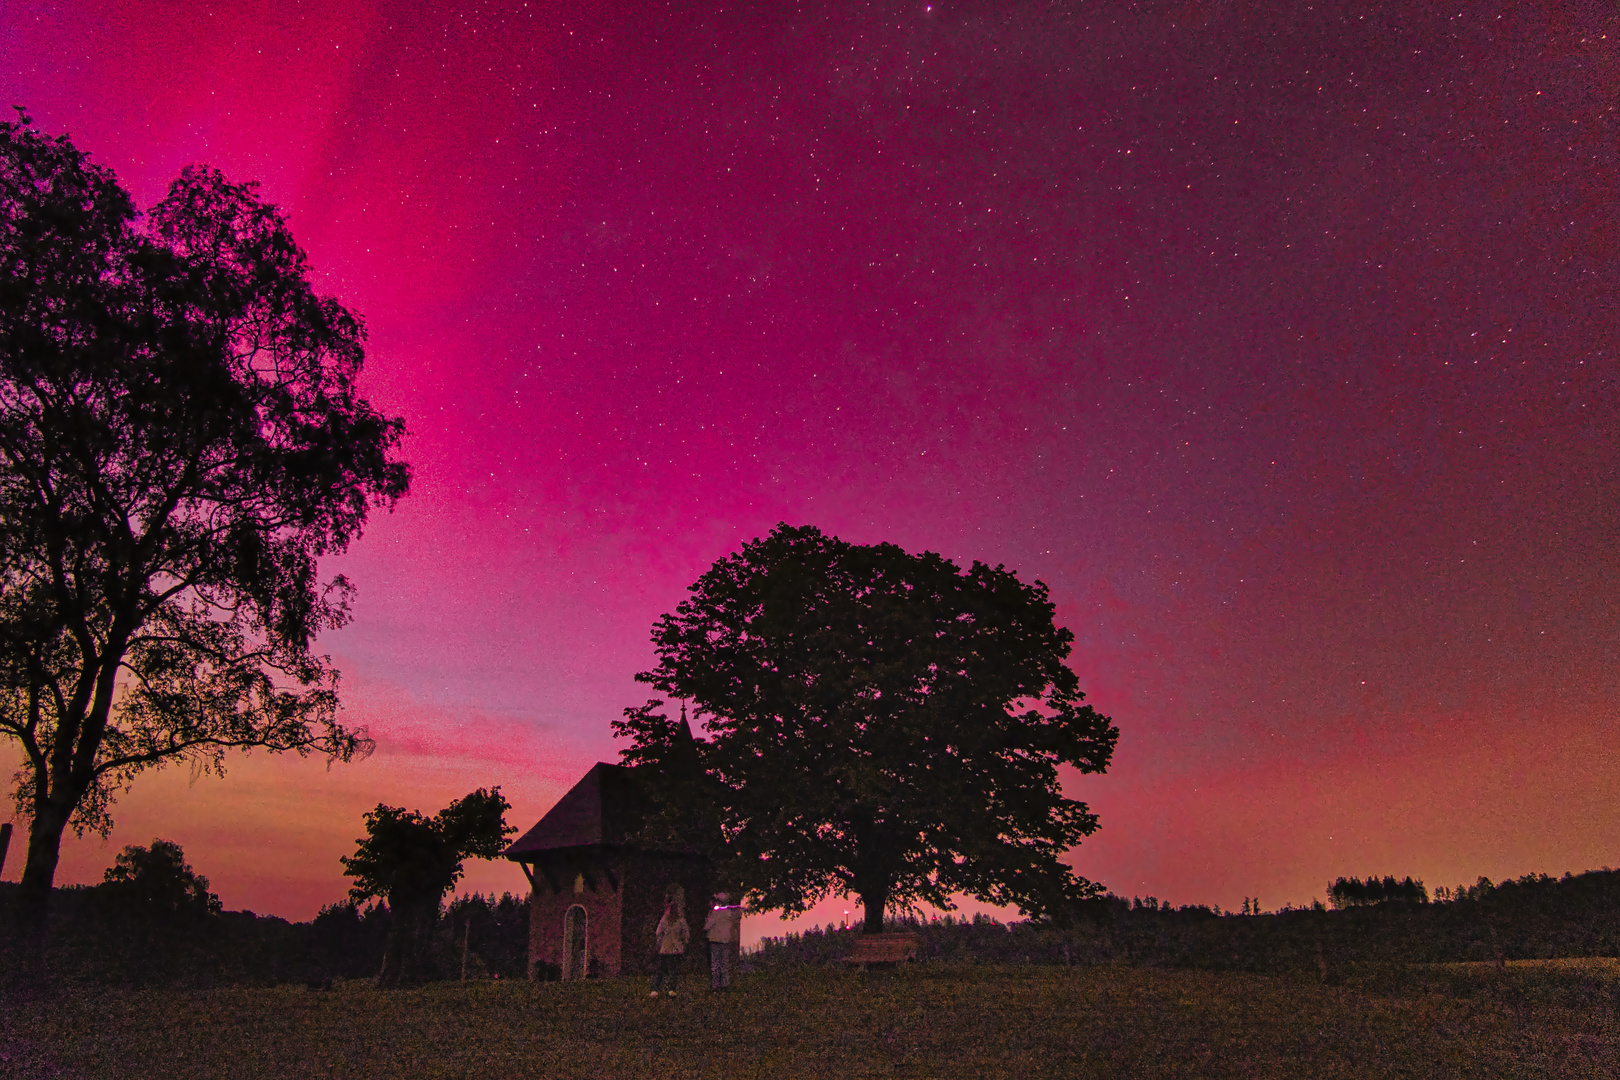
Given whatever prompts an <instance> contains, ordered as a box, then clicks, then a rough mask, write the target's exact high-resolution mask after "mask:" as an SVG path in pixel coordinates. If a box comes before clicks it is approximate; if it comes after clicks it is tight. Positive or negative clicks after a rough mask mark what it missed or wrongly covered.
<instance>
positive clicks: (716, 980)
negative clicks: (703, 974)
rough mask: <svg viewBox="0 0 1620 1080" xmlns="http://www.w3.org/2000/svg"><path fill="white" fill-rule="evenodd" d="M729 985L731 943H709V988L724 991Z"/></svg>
mask: <svg viewBox="0 0 1620 1080" xmlns="http://www.w3.org/2000/svg"><path fill="white" fill-rule="evenodd" d="M730 985H731V942H729V941H711V942H709V987H710V988H711V989H714V990H724V989H725V988H726V987H728V986H730Z"/></svg>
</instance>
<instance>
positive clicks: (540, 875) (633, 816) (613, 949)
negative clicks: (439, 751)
mask: <svg viewBox="0 0 1620 1080" xmlns="http://www.w3.org/2000/svg"><path fill="white" fill-rule="evenodd" d="M687 738H690V734H688V735H687ZM649 807H650V801H649V799H648V798H647V796H646V794H645V793H644V792H643V790H642V787H641V785H640V783H639V782H638V779H637V777H636V774H635V772H634V771H633V770H631V769H628V768H626V767H624V766H622V765H610V764H608V763H607V762H598V763H597V764H596V765H594V766H592V767H591V770H590V771H589V772H587V773H586V774H585V776H584V777H583V778H582V779H581V780H580V781H579V783H577V784H575V785H574V786H573V787H572V788H570V789H569V791H568V793H567V794H566V795H564V796H563V797H562V798H561V799H559V800H558V801H557V805H555V806H553V807H552V808H551V809H550V810H548V811H547V812H546V814H545V816H544V817H542V818H541V819H540V820H539V822H537V823H536V824H535V826H534V828H532V829H530V830H529V831H528V832H526V833H524V834H523V835H522V836H520V837H519V838H518V839H517V840H515V841H513V843H512V845H511V846H510V847H508V848H507V849H506V851H504V852H503V853H502V855H503V857H505V858H507V859H511V860H512V861H513V862H515V863H517V864H518V865H519V866H520V867H522V868H523V873H524V875H525V876H526V877H527V878H528V879H529V887H530V890H531V891H530V893H529V978H531V979H546V978H558V977H560V978H563V979H582V978H586V977H610V976H614V975H640V974H646V973H649V972H651V971H652V969H653V968H654V967H656V966H657V962H658V948H657V943H656V942H655V940H654V931H655V929H656V927H657V925H658V918H659V916H660V914H662V912H663V908H664V898H665V896H666V895H668V893H669V892H670V891H671V890H672V889H679V890H680V891H681V892H682V893H683V894H684V906H685V909H686V922H687V925H688V926H689V927H690V928H691V930H692V935H691V939H690V944H689V945H688V949H687V951H688V954H689V955H698V954H699V953H700V952H702V951H703V950H705V949H706V948H707V946H706V944H705V940H706V939H705V938H704V935H703V926H704V920H705V919H706V918H707V915H708V909H709V902H710V898H711V897H712V895H713V892H714V880H715V879H714V869H713V865H712V864H711V863H710V861H709V859H708V858H707V857H706V856H705V855H704V854H703V853H702V852H701V851H699V850H698V848H697V847H696V846H690V847H688V846H682V845H679V844H675V843H668V844H660V845H657V846H655V847H645V846H641V845H639V844H638V843H636V842H635V837H636V833H637V830H638V829H639V828H640V826H641V824H642V822H643V820H644V819H645V817H646V815H647V813H648V812H649Z"/></svg>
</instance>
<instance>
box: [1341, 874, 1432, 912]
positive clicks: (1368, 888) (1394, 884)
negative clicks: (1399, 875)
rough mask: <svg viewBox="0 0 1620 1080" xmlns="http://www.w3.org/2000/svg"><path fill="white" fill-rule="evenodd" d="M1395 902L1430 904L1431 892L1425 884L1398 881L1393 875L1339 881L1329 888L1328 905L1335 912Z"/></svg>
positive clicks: (1407, 878)
mask: <svg viewBox="0 0 1620 1080" xmlns="http://www.w3.org/2000/svg"><path fill="white" fill-rule="evenodd" d="M1392 901H1398V902H1401V903H1408V904H1427V903H1428V902H1429V892H1428V890H1427V889H1426V888H1424V886H1423V882H1421V881H1414V880H1413V879H1412V878H1411V877H1406V878H1403V879H1402V880H1400V881H1396V880H1395V878H1394V875H1391V874H1386V875H1385V876H1384V877H1383V879H1382V880H1380V879H1379V878H1378V877H1376V876H1375V877H1369V878H1368V879H1367V880H1366V881H1362V880H1361V879H1360V878H1353V877H1352V878H1338V879H1336V880H1334V881H1333V882H1332V883H1330V884H1329V885H1328V903H1329V904H1331V905H1332V906H1333V909H1334V910H1335V911H1340V910H1343V909H1344V908H1349V907H1363V906H1367V905H1371V904H1383V903H1389V902H1392Z"/></svg>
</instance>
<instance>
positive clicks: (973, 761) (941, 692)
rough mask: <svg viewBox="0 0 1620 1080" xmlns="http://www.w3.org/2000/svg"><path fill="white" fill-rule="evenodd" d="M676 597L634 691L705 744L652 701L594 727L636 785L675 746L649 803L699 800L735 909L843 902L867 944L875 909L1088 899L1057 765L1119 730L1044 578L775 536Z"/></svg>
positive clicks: (1090, 759)
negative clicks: (1069, 857)
mask: <svg viewBox="0 0 1620 1080" xmlns="http://www.w3.org/2000/svg"><path fill="white" fill-rule="evenodd" d="M690 591H691V594H692V595H691V596H690V597H689V598H688V599H687V600H685V601H683V602H682V603H681V604H680V606H679V607H678V608H677V609H676V610H675V612H674V613H673V614H668V615H665V616H663V617H662V618H661V619H660V620H659V621H658V623H657V624H656V626H655V627H654V628H653V635H652V636H653V644H654V647H655V648H656V650H657V654H658V659H659V663H658V666H657V667H656V668H654V669H653V670H651V671H648V672H643V673H641V674H639V675H637V679H639V680H641V681H643V682H647V683H650V684H652V685H653V686H654V687H656V688H657V689H658V690H661V691H663V692H664V693H666V694H669V695H672V696H675V697H680V698H683V699H687V700H689V701H691V702H692V703H693V705H694V706H695V708H696V709H697V712H698V714H699V715H700V716H701V717H702V718H703V722H704V728H705V732H706V737H705V738H702V739H699V740H696V744H695V747H691V746H683V744H684V743H685V742H686V740H685V739H683V737H682V733H681V725H679V724H676V723H672V722H670V720H669V719H668V718H667V717H666V716H665V715H664V714H663V713H661V712H660V711H658V710H659V708H660V707H661V705H662V701H661V700H653V701H650V702H648V703H647V704H646V705H644V706H641V707H639V708H633V709H627V710H626V711H625V716H624V719H623V720H621V721H617V722H615V724H614V728H615V731H616V733H617V734H618V735H620V736H621V737H625V738H628V739H629V740H630V745H629V746H628V747H627V748H626V749H625V750H623V751H622V757H623V758H624V760H625V762H626V764H628V765H631V766H633V767H637V768H638V769H640V770H641V772H642V774H643V775H645V776H647V777H649V778H652V779H653V780H655V781H656V780H657V779H658V778H660V777H676V778H679V777H681V776H683V775H685V774H686V772H687V770H684V769H681V768H677V767H673V765H672V763H673V762H675V761H676V760H677V759H678V758H680V757H681V756H682V755H689V754H692V753H694V752H695V754H696V757H697V758H698V761H699V763H700V776H699V779H698V780H697V781H696V782H693V781H690V780H679V779H676V780H671V781H670V782H669V783H668V784H666V785H665V788H666V790H665V793H664V800H665V802H666V803H669V802H671V801H674V800H679V799H685V800H699V801H702V802H704V803H706V804H708V807H709V809H710V810H711V811H712V813H713V815H714V818H715V820H716V821H717V822H718V824H719V829H720V833H721V836H722V837H723V843H724V850H723V852H722V853H721V854H722V858H723V873H725V874H727V875H729V876H730V877H732V878H733V879H734V880H735V881H736V882H737V883H738V884H739V885H740V886H741V887H743V888H745V889H746V890H747V891H748V894H749V898H750V904H751V906H752V907H754V908H755V909H756V910H767V909H781V910H783V911H785V912H788V913H799V912H803V911H805V910H808V908H809V907H810V906H811V905H813V904H815V903H816V902H817V901H819V900H820V899H822V898H823V897H825V896H828V895H849V894H851V893H853V894H855V895H858V896H859V897H860V898H861V902H862V905H863V907H864V908H865V916H866V917H865V929H866V930H867V931H868V932H873V933H875V932H878V931H879V930H880V929H881V927H882V918H883V912H884V910H885V908H886V907H889V906H891V905H901V904H906V903H910V902H918V901H921V902H926V903H929V904H932V905H935V906H937V907H940V908H942V909H946V910H949V909H951V907H952V903H951V900H950V897H951V895H952V894H955V893H965V894H968V895H971V896H974V897H976V898H978V899H981V900H983V901H986V902H989V903H995V904H1003V905H1016V906H1017V907H1018V908H1019V909H1020V911H1022V912H1023V913H1025V914H1026V915H1029V916H1032V917H1041V916H1061V915H1063V914H1064V913H1065V912H1066V911H1067V910H1069V909H1070V907H1071V905H1073V904H1074V903H1075V902H1077V901H1079V900H1083V899H1085V898H1087V897H1089V896H1093V895H1096V894H1097V893H1098V892H1099V891H1100V887H1099V886H1097V885H1095V884H1093V883H1091V882H1089V881H1087V880H1085V879H1084V878H1082V877H1079V876H1077V875H1075V874H1074V872H1073V870H1072V869H1071V868H1070V867H1069V866H1068V865H1067V864H1066V863H1065V862H1063V861H1062V856H1063V855H1064V854H1065V853H1066V852H1068V851H1069V850H1070V849H1071V848H1072V847H1074V846H1075V845H1076V844H1078V843H1079V842H1080V840H1081V839H1082V838H1083V837H1085V836H1088V835H1090V834H1091V833H1092V832H1093V831H1095V829H1096V828H1097V824H1098V821H1097V817H1096V815H1094V814H1093V813H1091V812H1090V810H1089V808H1088V807H1087V806H1086V804H1085V803H1084V802H1080V801H1077V800H1074V799H1069V798H1066V797H1064V796H1063V794H1062V793H1061V790H1060V782H1059V772H1058V770H1059V767H1060V766H1068V767H1071V768H1074V769H1076V770H1078V771H1080V772H1082V773H1096V772H1102V771H1104V770H1105V769H1106V768H1107V766H1108V763H1109V760H1110V759H1111V757H1112V754H1113V750H1114V744H1115V742H1116V740H1117V739H1118V736H1119V732H1118V730H1117V729H1116V728H1115V727H1114V726H1113V724H1112V722H1111V721H1110V720H1109V718H1108V717H1106V716H1100V715H1098V714H1097V713H1096V712H1095V711H1093V710H1092V708H1091V707H1090V706H1087V705H1084V704H1082V701H1083V699H1084V694H1082V693H1081V692H1080V689H1079V680H1078V678H1077V677H1076V675H1075V674H1074V672H1073V671H1072V670H1071V669H1070V668H1069V667H1068V666H1067V665H1066V664H1065V663H1064V660H1065V659H1066V658H1067V656H1068V655H1069V651H1070V647H1071V644H1072V642H1073V640H1074V635H1073V634H1072V633H1070V632H1069V631H1068V630H1066V629H1063V628H1061V627H1058V626H1057V625H1055V623H1054V609H1053V605H1052V603H1051V601H1050V600H1049V599H1048V595H1047V589H1046V586H1045V585H1043V584H1041V583H1040V582H1035V583H1034V584H1032V585H1030V584H1025V583H1024V582H1022V581H1020V580H1019V579H1018V577H1017V575H1015V574H1014V573H1012V572H1011V571H1009V570H1006V569H1005V568H1003V567H1000V566H997V567H990V566H987V565H985V564H983V563H980V562H975V563H974V564H973V565H972V567H971V568H970V569H969V570H966V571H963V570H961V569H959V568H958V567H957V566H956V565H954V564H953V563H951V562H950V561H949V560H947V559H945V558H943V557H942V556H940V555H937V554H934V553H932V552H925V553H923V554H921V555H912V554H908V553H907V552H905V551H903V550H902V549H900V548H899V547H896V546H895V545H893V544H874V545H856V544H850V543H846V542H844V541H842V540H839V539H837V538H835V537H830V536H826V535H824V534H822V533H821V532H820V531H819V530H817V529H815V528H813V527H802V528H794V527H789V526H787V525H779V526H778V527H777V528H776V529H775V530H774V531H773V532H772V533H771V534H770V536H768V537H767V538H765V539H763V540H758V539H756V540H754V541H751V542H749V543H747V544H744V545H743V547H742V550H741V551H739V552H736V553H735V554H732V555H728V556H726V557H725V558H723V559H721V560H719V561H718V562H716V563H715V564H714V566H713V567H711V568H710V569H709V570H708V571H707V572H706V573H705V574H704V575H703V576H702V577H700V578H699V579H698V581H697V582H696V583H695V584H694V585H692V586H691V589H690ZM664 819H665V820H666V821H667V820H669V815H667V814H666V815H665V816H664Z"/></svg>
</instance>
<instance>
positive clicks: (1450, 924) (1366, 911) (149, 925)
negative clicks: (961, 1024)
mask: <svg viewBox="0 0 1620 1080" xmlns="http://www.w3.org/2000/svg"><path fill="white" fill-rule="evenodd" d="M16 888H17V887H16V886H15V885H13V884H7V883H0V917H4V918H6V921H7V922H8V923H9V911H10V908H11V904H12V900H13V897H14V896H15V892H16ZM1329 898H1330V900H1331V901H1332V902H1333V903H1334V904H1335V905H1336V910H1335V909H1330V908H1328V907H1327V906H1324V905H1321V904H1317V905H1314V906H1313V907H1310V908H1284V909H1282V910H1280V911H1273V912H1268V913H1263V914H1261V913H1258V911H1259V903H1258V901H1254V902H1250V901H1245V904H1244V907H1245V910H1246V911H1248V912H1254V913H1250V914H1243V913H1239V912H1221V911H1220V910H1219V909H1218V908H1213V907H1205V906H1202V905H1194V906H1183V907H1173V906H1171V905H1168V904H1160V903H1159V901H1158V900H1156V899H1154V898H1153V897H1147V898H1145V899H1144V898H1134V899H1129V900H1127V899H1125V898H1123V897H1117V896H1113V895H1107V896H1104V897H1100V898H1098V899H1096V900H1092V901H1088V902H1086V903H1085V904H1084V905H1083V906H1082V907H1081V908H1080V909H1078V910H1077V911H1076V912H1075V915H1074V917H1073V918H1072V919H1071V920H1069V921H1068V922H1067V924H1059V923H1056V922H1042V923H1036V922H1010V923H1003V922H1000V921H997V920H994V919H990V918H986V917H984V916H978V917H975V918H973V919H956V918H952V917H948V916H947V917H945V918H940V919H922V918H920V917H910V916H908V917H901V918H896V919H891V920H890V921H889V924H888V926H887V927H886V928H887V929H892V930H912V931H915V932H916V933H917V934H918V935H919V938H920V941H921V947H920V950H919V959H922V960H942V961H958V962H986V963H1013V964H1020V963H1027V964H1066V965H1087V964H1128V965H1134V966H1151V967H1178V968H1201V969H1224V970H1242V971H1252V972H1258V973H1277V974H1281V973H1285V972H1300V973H1303V974H1306V975H1311V976H1319V977H1321V978H1322V979H1324V980H1326V981H1334V980H1336V979H1337V978H1340V977H1342V973H1343V972H1344V971H1345V970H1346V969H1347V967H1348V966H1350V965H1354V964H1358V963H1406V964H1414V963H1444V962H1455V961H1486V962H1505V961H1507V960H1520V959H1544V958H1554V957H1592V956H1620V871H1613V870H1599V871H1592V872H1589V873H1585V874H1578V875H1570V874H1566V875H1565V876H1564V877H1562V878H1552V877H1548V876H1546V875H1527V876H1525V877H1522V878H1519V879H1517V880H1514V881H1504V882H1501V883H1492V882H1490V881H1489V880H1487V879H1484V878H1481V879H1480V880H1479V881H1477V882H1476V883H1475V884H1474V885H1471V886H1467V887H1466V888H1464V887H1460V886H1459V887H1457V888H1455V889H1437V890H1435V896H1434V898H1432V899H1431V898H1430V897H1429V895H1428V892H1427V890H1426V889H1425V888H1424V887H1423V886H1422V883H1421V882H1411V880H1410V879H1406V880H1405V881H1401V882H1396V881H1395V880H1394V879H1393V878H1382V879H1380V878H1370V879H1367V880H1365V881H1359V880H1358V879H1355V878H1341V879H1339V880H1338V881H1336V882H1334V883H1333V885H1332V886H1330V889H1329ZM52 912H53V914H52V932H51V942H50V945H49V951H48V955H49V957H50V964H51V966H52V968H53V970H54V971H55V973H56V974H57V975H58V976H60V977H63V978H66V979H68V980H73V981H76V980H85V981H93V982H98V983H110V984H122V985H158V984H163V985H186V986H214V985H230V984H237V985H272V984H278V983H303V984H306V985H309V986H311V987H321V986H324V985H328V984H329V983H330V982H331V981H335V980H342V979H370V978H374V977H375V976H376V975H377V973H378V971H379V969H380V966H381V963H382V952H383V943H384V941H385V940H386V938H387V934H388V926H389V919H390V915H389V911H388V908H387V906H386V905H383V904H368V905H366V906H364V907H360V906H357V905H354V904H349V903H344V904H334V905H331V906H329V907H326V908H324V909H322V911H321V912H320V914H319V915H317V916H316V917H315V918H314V919H313V920H312V921H310V922H305V923H290V922H288V921H286V920H285V919H280V918H276V917H274V916H265V915H255V914H254V913H253V912H250V911H220V910H218V909H217V907H212V906H210V905H208V904H198V905H192V906H189V907H182V908H180V909H179V910H174V909H173V908H172V906H171V908H169V909H165V910H161V911H158V910H154V909H152V908H151V906H150V905H149V904H142V903H141V902H139V901H138V900H135V899H132V897H131V895H130V894H129V893H128V892H127V891H120V890H119V889H117V888H114V887H111V886H110V885H98V886H73V887H68V888H63V889H58V890H57V892H56V897H55V899H54V900H53V908H52ZM528 914H529V909H528V904H527V903H525V902H524V901H523V900H522V899H521V898H519V897H515V896H513V895H511V894H510V893H508V894H506V895H503V896H501V897H499V898H496V897H493V896H483V895H478V894H474V895H470V896H460V897H457V898H455V899H454V900H452V901H451V902H450V903H449V904H447V905H445V906H444V907H443V908H442V909H441V914H440V919H439V923H438V927H437V930H436V933H435V936H434V945H433V951H432V969H433V970H432V977H435V978H439V979H460V978H467V979H492V978H501V979H512V978H523V977H524V975H525V967H526V960H527V954H528V936H529V929H528ZM857 934H858V931H857V930H855V929H853V928H850V929H840V928H835V927H831V926H829V927H825V928H821V929H815V930H811V931H809V932H807V933H802V934H788V935H785V936H782V937H774V938H766V939H765V940H764V941H763V942H762V944H761V946H760V948H759V949H758V951H755V952H752V953H750V954H749V955H748V956H747V957H746V964H747V966H749V967H753V968H756V969H763V968H776V967H785V966H794V965H801V964H819V963H833V962H837V961H838V960H840V959H842V958H843V957H846V956H848V955H849V954H850V953H851V952H852V951H853V949H854V947H855V939H856V937H857ZM5 938H6V941H7V942H9V941H10V939H11V935H10V933H7V934H6V935H5ZM0 948H3V946H0ZM4 962H5V958H4V957H3V956H0V964H3V963H4ZM546 976H550V977H553V978H555V977H556V973H555V972H542V977H546Z"/></svg>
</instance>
